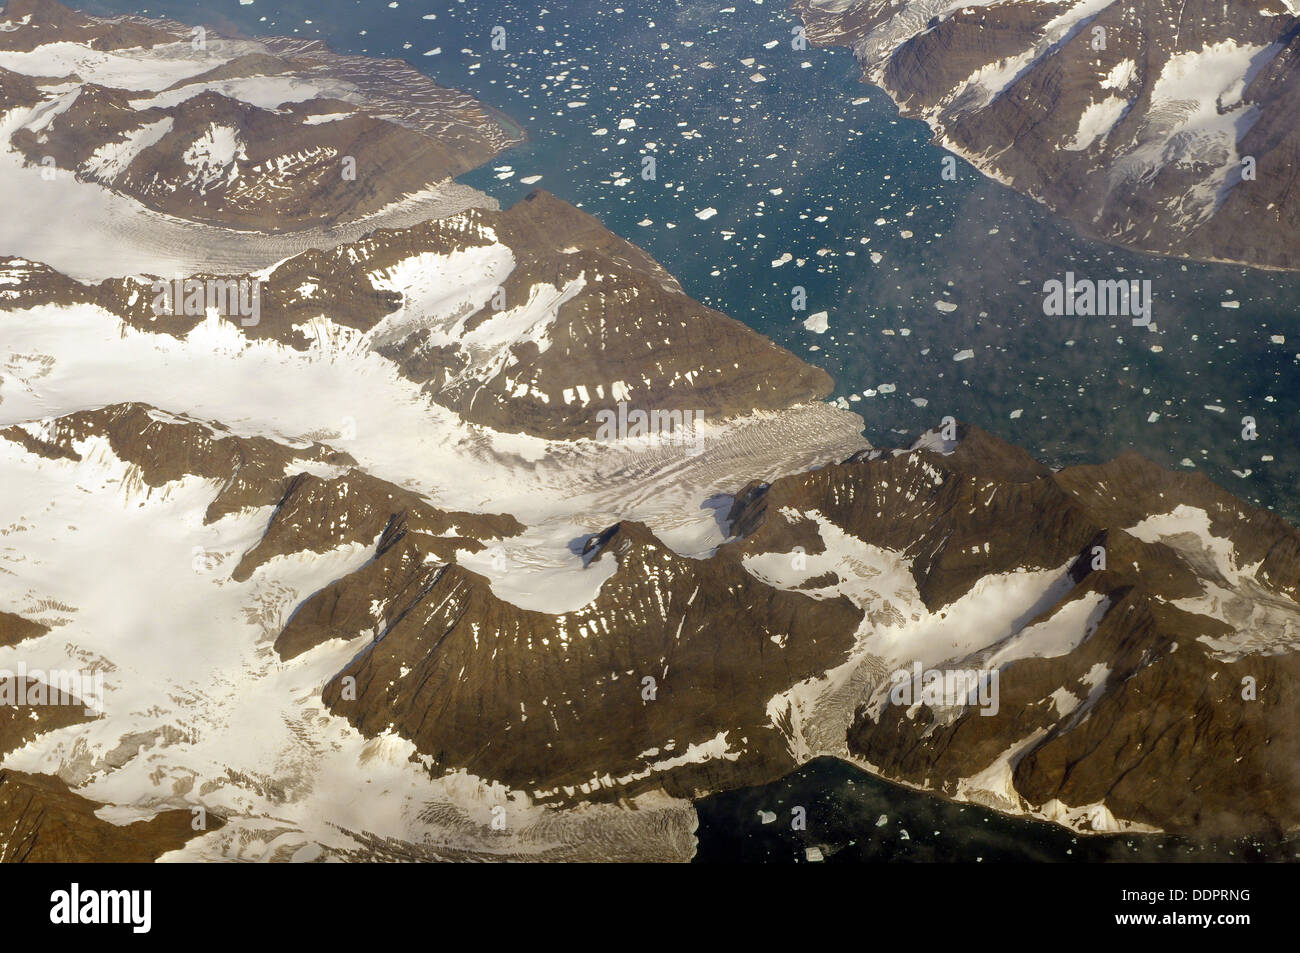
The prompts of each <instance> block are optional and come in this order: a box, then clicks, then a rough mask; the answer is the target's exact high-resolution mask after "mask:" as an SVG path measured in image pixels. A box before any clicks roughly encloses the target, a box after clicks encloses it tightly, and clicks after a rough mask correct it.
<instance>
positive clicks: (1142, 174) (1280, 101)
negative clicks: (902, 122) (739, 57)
mask: <svg viewBox="0 0 1300 953" xmlns="http://www.w3.org/2000/svg"><path fill="white" fill-rule="evenodd" d="M792 6H793V8H794V9H795V11H796V12H797V13H798V14H799V15H800V16H801V17H802V18H803V21H804V23H805V24H806V28H807V35H808V37H809V39H810V40H811V41H812V42H814V43H820V44H834V45H842V46H848V47H850V48H851V49H852V50H853V52H854V55H855V56H856V57H857V58H858V60H859V62H860V63H861V65H862V68H863V70H864V72H865V74H866V76H867V78H868V79H869V80H870V81H871V82H872V83H875V84H876V85H879V86H881V87H882V88H884V89H885V90H886V91H887V92H889V94H890V95H891V96H892V97H893V98H894V100H895V101H896V102H897V103H898V104H899V106H900V108H901V110H902V111H903V113H904V115H907V116H912V117H915V118H917V119H923V120H924V121H925V122H927V123H929V125H930V126H931V128H932V129H933V130H934V136H935V140H936V141H937V142H938V143H939V144H941V145H943V146H944V147H945V148H947V149H950V150H951V151H953V152H956V153H958V154H959V155H961V156H964V157H965V158H967V159H968V160H969V161H970V162H972V163H973V164H974V165H975V166H976V167H977V168H978V169H980V170H981V171H982V172H984V173H985V174H987V175H990V176H992V177H994V178H997V179H998V180H1000V181H1002V182H1004V183H1006V184H1008V185H1010V186H1011V187H1012V188H1015V189H1016V190H1017V191H1020V192H1023V193H1024V194H1026V195H1029V196H1031V197H1033V198H1035V199H1037V200H1038V201H1040V202H1042V203H1044V204H1045V205H1047V206H1048V207H1049V208H1051V209H1053V210H1054V211H1056V212H1058V213H1059V214H1061V215H1063V216H1065V217H1066V218H1068V219H1070V220H1071V221H1072V222H1074V223H1075V224H1076V225H1078V226H1079V227H1080V228H1081V229H1082V230H1083V231H1085V232H1087V233H1088V234H1091V235H1094V236H1096V237H1099V238H1102V239H1105V240H1107V241H1112V242H1117V243H1120V244H1124V245H1129V246H1132V247H1135V248H1140V249H1143V250H1145V251H1151V252H1157V253H1160V254H1168V255H1177V256H1184V257H1191V258H1197V259H1208V260H1219V261H1231V262H1240V263H1243V264H1248V265H1255V266H1259V267H1268V268H1285V269H1294V268H1296V267H1298V262H1300V258H1298V257H1297V254H1298V252H1300V211H1298V208H1300V205H1298V203H1297V202H1296V201H1295V194H1294V188H1295V181H1294V180H1295V177H1294V175H1293V174H1292V173H1291V169H1292V168H1293V167H1294V165H1295V161H1296V156H1297V148H1300V139H1297V133H1296V131H1295V128H1296V123H1295V114H1294V103H1295V95H1294V84H1295V82H1296V76H1297V70H1296V58H1297V55H1300V49H1298V48H1297V45H1296V44H1297V39H1296V37H1297V29H1296V26H1297V20H1296V16H1295V11H1294V10H1293V9H1292V7H1291V6H1289V5H1288V4H1286V3H1284V2H1282V0H1263V2H1261V3H1249V4H1247V3H1237V2H1231V3H1227V4H1222V3H1198V2H1191V3H1185V2H1181V0H1180V2H1173V0H1147V2H1141V3H1136V4H1120V3H1114V2H1107V0H1073V2H1071V0H1066V2H1052V3H1038V2H1029V0H1002V2H995V3H975V4H969V3H949V2H947V0H906V2H903V3H897V2H885V0H792Z"/></svg>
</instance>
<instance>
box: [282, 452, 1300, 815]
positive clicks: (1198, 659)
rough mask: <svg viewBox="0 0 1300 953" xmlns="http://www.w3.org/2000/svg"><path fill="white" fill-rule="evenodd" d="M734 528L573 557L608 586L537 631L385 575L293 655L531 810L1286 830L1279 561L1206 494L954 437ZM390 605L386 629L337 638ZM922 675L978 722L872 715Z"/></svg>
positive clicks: (479, 605) (367, 719)
mask: <svg viewBox="0 0 1300 953" xmlns="http://www.w3.org/2000/svg"><path fill="white" fill-rule="evenodd" d="M730 520H731V526H732V529H733V531H734V532H735V533H736V538H735V540H734V541H732V542H729V543H727V544H726V545H724V546H723V547H721V548H720V549H719V550H718V552H717V553H716V554H715V555H714V556H712V557H711V558H709V559H706V560H683V559H681V558H680V557H676V556H675V555H674V554H672V552H671V551H670V550H668V549H667V547H665V546H664V545H663V544H662V543H661V542H659V541H658V540H657V539H655V538H654V536H653V535H652V534H651V533H649V532H648V531H647V530H646V529H645V527H643V526H640V525H637V524H634V523H622V524H618V525H616V526H613V527H611V528H610V529H609V530H608V531H607V532H605V533H603V534H600V535H598V536H595V537H593V538H591V539H590V540H589V542H588V544H587V547H586V553H587V558H588V559H589V560H590V561H591V562H589V566H590V565H594V564H596V563H598V562H599V561H600V560H606V559H612V560H614V561H615V562H616V563H617V571H616V572H615V573H614V574H613V575H612V576H610V577H609V578H608V579H607V580H606V581H605V582H604V583H603V585H602V586H601V588H600V593H599V595H598V597H597V598H596V599H595V600H594V601H592V602H591V603H589V604H587V605H584V606H583V607H582V608H581V609H579V610H577V611H575V612H572V613H564V614H560V615H551V614H544V613H536V612H527V611H523V610H521V609H519V608H518V607H516V606H513V605H511V604H510V603H509V602H506V601H504V600H502V599H499V598H497V597H496V596H495V595H494V594H493V592H492V590H491V587H490V586H489V585H488V583H487V581H486V580H485V579H483V578H480V577H477V576H476V575H474V574H473V573H467V572H464V571H463V570H457V569H455V568H450V567H449V568H447V569H444V570H438V571H426V572H425V573H424V574H423V575H422V576H419V577H418V578H414V579H413V578H412V577H411V575H410V573H409V571H404V570H403V568H402V567H403V566H406V565H409V564H410V563H411V562H412V560H411V557H410V555H409V554H408V553H405V552H403V551H401V550H397V549H395V548H390V549H388V550H385V551H383V552H381V553H380V556H379V559H377V560H376V562H375V563H373V564H371V565H369V566H367V567H365V568H363V569H362V570H360V571H359V572H358V573H356V574H355V575H353V576H350V577H347V578H344V579H342V580H340V581H338V582H337V583H335V584H334V585H332V586H331V587H329V588H327V589H326V590H324V591H323V592H321V593H318V594H317V595H315V596H313V598H312V599H311V600H309V602H308V603H307V605H306V606H305V609H306V615H307V616H308V617H309V618H310V619H311V620H312V621H311V625H312V626H313V627H314V631H315V632H316V633H317V634H316V638H318V639H319V638H324V637H326V636H327V635H328V636H333V637H344V638H347V637H355V636H357V635H360V634H362V633H363V632H366V633H371V632H373V633H375V635H374V638H375V641H374V643H373V644H372V645H370V646H368V647H367V648H366V649H365V650H364V651H363V652H362V653H361V654H359V655H358V656H357V657H356V658H355V659H353V660H352V661H351V662H350V663H349V665H348V666H346V667H345V668H344V669H342V670H341V671H340V672H339V673H338V675H336V676H335V678H334V679H333V680H332V681H331V682H330V684H329V685H328V686H327V688H326V689H325V694H324V698H325V701H326V703H327V704H328V705H329V707H330V708H331V709H332V710H333V711H335V712H336V713H338V714H341V715H344V716H345V717H347V718H348V719H349V720H350V721H352V722H353V723H354V724H355V725H357V727H358V728H359V729H360V730H361V731H363V732H365V733H376V734H377V733H383V732H396V733H397V734H399V735H401V736H402V737H406V738H409V739H410V740H411V741H412V742H413V743H414V745H415V747H416V750H417V751H419V752H420V753H421V754H423V755H425V756H426V761H425V763H426V765H427V766H428V767H429V769H430V770H432V771H434V772H441V771H446V770H452V769H454V768H458V767H467V768H468V769H469V770H470V771H471V772H472V773H476V774H480V775H485V776H490V777H494V778H498V779H501V780H503V781H505V782H506V783H508V784H510V785H511V786H512V787H516V788H520V789H522V790H524V791H527V792H529V794H530V796H531V797H532V798H534V799H536V800H540V801H543V802H550V801H555V802H560V803H569V802H572V801H574V800H585V799H592V798H596V799H602V798H610V797H629V796H635V795H637V794H638V793H641V792H644V791H645V790H647V789H648V788H652V789H656V790H659V789H662V790H665V791H667V792H669V793H672V794H674V795H679V796H690V795H692V794H699V793H702V792H706V791H713V790H719V789H721V788H726V787H733V786H739V785H743V784H752V783H759V782H762V781H767V780H771V779H773V778H775V777H777V776H779V775H780V774H782V773H784V772H786V771H787V770H789V768H790V767H791V765H792V764H795V763H798V762H801V761H804V760H807V759H809V758H811V757H815V756H817V755H820V754H834V755H837V756H840V757H845V758H849V759H852V760H855V761H857V762H859V763H861V764H864V765H866V766H869V767H870V768H871V769H872V770H874V771H876V772H878V773H880V774H882V775H884V776H886V777H889V778H892V779H895V780H900V781H904V782H906V783H909V784H914V785H916V786H918V787H924V788H926V789H929V790H933V791H936V792H938V793H941V794H944V795H947V796H950V797H955V798H959V799H964V800H972V801H977V802H979V803H983V804H986V805H988V806H992V807H995V808H998V809H1001V810H1006V811H1010V812H1014V813H1033V814H1036V815H1038V816H1041V817H1044V818H1047V819H1050V820H1055V821H1058V822H1061V823H1064V824H1068V825H1070V826H1073V827H1076V828H1077V829H1080V830H1085V831H1087V830H1114V829H1137V830H1141V829H1163V830H1170V831H1188V832H1196V833H1201V834H1209V833H1214V834H1220V833H1233V834H1239V833H1242V832H1252V833H1259V832H1267V831H1272V832H1278V831H1283V830H1289V829H1292V828H1294V826H1295V825H1296V823H1297V822H1298V821H1300V777H1297V774H1296V771H1295V768H1294V763H1295V756H1296V754H1297V746H1298V745H1300V735H1297V731H1296V725H1295V721H1294V719H1291V718H1289V717H1288V715H1287V705H1288V703H1287V699H1288V698H1289V697H1290V693H1291V692H1293V691H1294V690H1295V687H1296V678H1297V674H1300V670H1297V667H1296V655H1295V651H1296V648H1297V639H1300V628H1297V624H1298V623H1300V603H1298V602H1297V594H1298V589H1300V533H1297V532H1296V530H1295V529H1294V528H1292V527H1290V526H1288V525H1287V524H1285V523H1283V522H1282V521H1280V520H1278V519H1277V518H1276V517H1274V516H1272V515H1271V514H1268V513H1265V512H1262V511H1257V510H1252V509H1251V508H1249V507H1247V506H1245V505H1244V504H1242V503H1241V502H1240V501H1237V500H1235V499H1234V498H1233V497H1231V496H1230V495H1229V494H1227V493H1225V492H1224V491H1222V490H1220V489H1218V488H1217V487H1215V486H1213V485H1212V484H1210V483H1208V482H1207V481H1205V480H1204V479H1203V478H1200V477H1196V476H1188V475H1185V474H1176V473H1172V472H1169V471H1165V470H1162V469H1160V468H1158V467H1156V466H1154V465H1153V464H1150V463H1148V462H1146V461H1145V460H1143V459H1141V458H1140V457H1137V456H1129V457H1124V458H1121V459H1119V460H1116V461H1114V462H1112V463H1110V464H1107V465H1104V466H1100V467H1079V468H1071V469H1067V470H1064V471H1060V472H1057V473H1053V472H1051V471H1049V470H1047V469H1046V468H1044V467H1041V466H1039V465H1037V464H1035V463H1034V462H1033V461H1032V460H1030V459H1029V458H1027V457H1026V456H1025V455H1024V454H1023V453H1022V452H1020V451H1018V450H1015V449H1014V448H1012V447H1010V446H1008V445H1006V444H1003V443H1002V442H1001V441H998V440H997V439H996V438H994V437H992V436H990V435H988V434H985V433H983V432H981V431H979V430H978V429H976V428H963V433H962V435H961V439H960V440H959V441H957V442H956V443H955V445H944V444H943V443H942V442H937V441H935V440H933V439H927V440H925V441H922V442H920V443H919V444H918V447H917V448H916V449H913V450H911V451H908V452H902V453H894V452H889V453H885V452H880V451H868V452H864V453H862V454H859V455H855V457H854V458H851V459H849V460H847V461H846V462H844V463H843V464H840V465H835V466H829V467H825V468H822V469H819V470H817V471H815V472H812V473H808V474H801V475H793V476H789V477H785V478H782V479H780V480H777V481H776V482H774V483H772V484H754V485H752V486H750V487H748V488H746V489H745V490H743V491H742V492H740V493H739V494H738V496H737V499H736V502H735V505H734V507H733V509H732V512H731V515H730ZM381 563H386V564H387V565H385V566H384V567H383V568H382V569H381V568H380V564H381ZM392 596H396V597H397V598H398V602H397V603H396V604H393V605H391V606H390V609H389V619H390V622H389V623H388V624H387V625H386V626H380V627H378V628H377V627H376V625H375V622H376V620H375V619H373V618H371V617H368V616H366V615H365V614H364V613H358V612H356V611H355V609H352V608H349V607H355V606H360V605H365V604H366V603H367V602H371V603H373V602H374V601H376V600H385V599H388V598H390V597H392ZM322 618H325V619H326V620H327V625H326V626H324V627H321V625H320V620H321V619H322ZM302 629H303V627H302V626H300V625H297V624H295V623H294V622H291V623H290V626H289V628H288V629H287V630H286V632H285V634H284V635H283V636H282V640H284V642H286V643H288V642H292V644H293V649H292V651H294V652H301V651H303V650H304V649H305V648H306V647H308V646H309V644H310V643H309V641H308V640H305V639H304V637H303V631H302ZM485 640H486V641H485ZM489 645H490V647H491V648H490V650H488V646H489ZM281 649H282V651H284V646H283V645H282V646H281ZM917 663H919V664H921V665H922V666H923V667H924V669H925V670H927V671H929V670H935V671H941V672H947V671H967V670H978V671H995V670H996V671H997V672H998V673H999V687H1000V696H999V698H998V704H997V705H996V706H995V707H996V711H995V712H992V713H990V714H985V713H982V712H981V711H980V706H979V705H976V704H970V703H968V700H967V699H965V698H963V699H960V700H958V701H956V702H953V701H952V700H951V699H945V700H944V703H942V704H928V703H923V702H921V701H920V700H919V698H918V700H917V702H916V704H907V705H900V704H896V703H892V702H891V699H890V697H889V692H890V690H891V688H892V687H893V685H894V684H895V682H894V680H893V679H892V678H891V675H892V674H893V673H895V672H900V671H901V672H909V673H910V672H911V671H912V666H913V665H914V664H917ZM647 679H649V680H650V681H649V682H647V681H646V680H647ZM909 681H910V676H909ZM1247 686H1249V688H1248V687H1247ZM918 691H919V685H918ZM1171 779H1177V783H1171Z"/></svg>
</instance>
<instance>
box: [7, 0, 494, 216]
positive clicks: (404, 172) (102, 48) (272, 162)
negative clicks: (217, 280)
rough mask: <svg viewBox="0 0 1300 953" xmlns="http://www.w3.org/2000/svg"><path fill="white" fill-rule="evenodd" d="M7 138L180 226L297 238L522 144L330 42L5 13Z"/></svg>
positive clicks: (51, 1) (41, 11)
mask: <svg viewBox="0 0 1300 953" xmlns="http://www.w3.org/2000/svg"><path fill="white" fill-rule="evenodd" d="M0 15H2V16H3V17H4V20H3V21H0V23H2V24H3V27H4V28H3V29H0V93H3V94H4V98H3V100H0V111H3V112H5V113H7V116H6V121H5V124H4V127H3V135H4V137H5V139H6V140H7V142H8V144H9V145H11V146H12V148H13V149H14V150H15V151H16V153H17V154H18V155H20V156H21V157H23V159H24V160H25V161H26V162H27V163H28V164H30V165H31V166H34V167H36V168H38V169H40V170H41V173H42V175H43V176H44V178H45V179H46V180H51V181H52V180H56V179H57V178H58V176H59V174H60V173H64V174H71V175H73V176H75V177H76V179H77V180H79V181H82V182H86V183H95V184H98V185H100V186H103V187H105V188H107V189H111V190H112V191H113V192H115V193H118V194H120V195H123V196H127V197H129V198H131V199H134V200H136V201H138V202H139V203H141V204H142V205H143V206H144V207H146V208H148V209H151V210H153V211H157V212H161V213H164V214H166V215H169V216H172V217H175V218H178V219H182V220H185V221H194V222H204V223H211V224H217V225H222V226H228V227H238V228H243V229H256V230H258V231H260V232H292V231H297V230H302V229H306V228H309V227H316V226H337V225H340V224H343V223H347V222H352V221H356V220H359V219H364V218H366V217H368V216H371V215H374V214H375V213H377V212H380V211H381V210H384V209H386V208H388V207H390V206H393V205H394V204H395V203H398V202H400V201H402V200H405V199H408V198H410V197H412V196H416V195H420V194H424V193H429V192H430V191H432V190H435V189H436V188H437V187H438V186H440V185H442V184H444V183H446V182H447V181H448V180H450V179H451V178H453V177H454V176H456V175H459V174H460V173H462V172H465V171H467V170H469V169H472V168H474V167H476V166H478V165H479V164H481V163H482V162H485V161H486V160H488V159H489V158H491V157H492V156H493V155H495V154H496V153H498V152H499V151H501V150H502V149H504V148H506V147H507V146H509V145H512V144H513V143H515V142H517V141H518V140H519V137H520V133H519V131H518V130H517V129H515V128H513V127H511V128H509V129H507V128H506V126H505V125H503V124H502V122H500V121H498V119H497V118H495V117H494V116H492V115H491V114H489V112H488V110H487V109H486V107H483V106H481V105H480V104H478V103H477V102H475V101H474V100H473V99H472V98H471V97H469V96H467V95H465V94H463V93H459V92H457V91H454V90H448V89H444V88H442V87H439V86H437V85H436V84H434V83H433V82H432V81H430V80H428V79H427V78H426V77H424V76H423V74H421V73H419V72H417V71H416V70H414V69H412V68H411V67H409V66H407V65H406V64H404V63H401V62H398V61H374V60H366V59H363V58H358V57H348V56H341V55H338V54H334V53H331V52H330V51H328V50H326V49H325V48H324V47H323V46H321V45H320V44H319V43H307V42H302V41H296V40H291V39H272V40H268V41H254V40H245V39H237V38H225V37H219V36H217V35H216V34H215V33H209V32H206V31H205V32H203V33H201V34H200V33H196V32H194V30H193V29H192V28H190V27H187V26H184V25H182V24H178V23H169V22H165V21H145V20H140V19H138V18H115V19H103V18H95V17H90V16H86V15H83V14H81V13H77V12H74V11H72V10H69V9H67V8H66V7H64V6H62V5H61V4H59V3H57V2H55V0H10V3H9V4H8V6H6V8H5V10H4V13H3V14H0Z"/></svg>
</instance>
